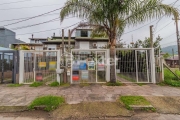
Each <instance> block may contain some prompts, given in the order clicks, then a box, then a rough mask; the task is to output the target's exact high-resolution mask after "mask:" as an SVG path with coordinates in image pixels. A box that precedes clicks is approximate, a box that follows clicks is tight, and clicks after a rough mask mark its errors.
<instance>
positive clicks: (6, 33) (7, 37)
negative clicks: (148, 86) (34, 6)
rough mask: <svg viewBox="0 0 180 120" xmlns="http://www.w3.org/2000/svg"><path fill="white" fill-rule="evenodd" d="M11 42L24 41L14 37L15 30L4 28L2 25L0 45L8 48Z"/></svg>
mask: <svg viewBox="0 0 180 120" xmlns="http://www.w3.org/2000/svg"><path fill="white" fill-rule="evenodd" d="M13 43H24V42H23V41H21V40H18V39H16V33H15V32H13V31H11V30H9V29H6V28H4V27H0V46H1V47H6V48H9V45H10V44H13Z"/></svg>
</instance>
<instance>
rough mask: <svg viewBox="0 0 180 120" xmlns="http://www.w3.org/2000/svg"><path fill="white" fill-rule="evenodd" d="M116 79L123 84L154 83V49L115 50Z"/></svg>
mask: <svg viewBox="0 0 180 120" xmlns="http://www.w3.org/2000/svg"><path fill="white" fill-rule="evenodd" d="M116 79H117V80H118V81H121V82H123V83H132V82H135V83H156V79H155V59H154V49H152V48H131V49H129V48H128V49H123V48H120V49H116Z"/></svg>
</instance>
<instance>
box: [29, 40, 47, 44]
mask: <svg viewBox="0 0 180 120" xmlns="http://www.w3.org/2000/svg"><path fill="white" fill-rule="evenodd" d="M43 42H46V40H41V39H40V40H30V43H40V44H41V43H43Z"/></svg>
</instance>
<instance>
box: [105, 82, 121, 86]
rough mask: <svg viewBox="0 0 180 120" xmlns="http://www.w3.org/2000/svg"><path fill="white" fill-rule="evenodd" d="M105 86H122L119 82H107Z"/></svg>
mask: <svg viewBox="0 0 180 120" xmlns="http://www.w3.org/2000/svg"><path fill="white" fill-rule="evenodd" d="M106 85H107V86H122V83H121V82H115V83H112V82H108V83H106Z"/></svg>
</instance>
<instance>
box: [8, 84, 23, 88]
mask: <svg viewBox="0 0 180 120" xmlns="http://www.w3.org/2000/svg"><path fill="white" fill-rule="evenodd" d="M22 85H23V84H9V85H8V87H21V86H22Z"/></svg>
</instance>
